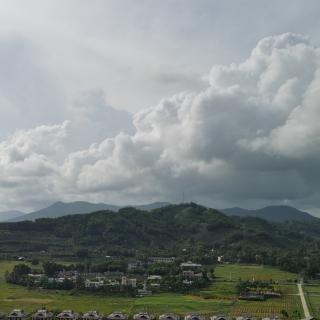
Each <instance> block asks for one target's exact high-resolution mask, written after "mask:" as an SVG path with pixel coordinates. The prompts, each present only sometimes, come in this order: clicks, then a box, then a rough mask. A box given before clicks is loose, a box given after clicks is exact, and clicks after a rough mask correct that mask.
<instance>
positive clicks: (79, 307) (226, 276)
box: [0, 261, 302, 318]
mask: <svg viewBox="0 0 320 320" xmlns="http://www.w3.org/2000/svg"><path fill="white" fill-rule="evenodd" d="M15 264H16V262H8V261H1V262H0V288H1V290H0V311H2V312H7V311H9V310H11V309H13V308H23V309H25V310H27V311H29V312H32V311H34V310H35V309H37V308H40V307H44V306H45V307H47V308H48V309H50V310H54V311H58V310H62V309H70V308H71V309H74V310H76V311H78V312H84V311H88V310H93V309H97V310H99V311H100V312H102V313H104V314H108V313H111V312H112V311H115V310H119V311H124V312H127V313H129V314H133V313H135V312H137V311H141V310H146V311H149V312H153V313H154V314H160V313H163V312H168V311H171V312H176V313H178V314H182V315H183V314H186V313H190V312H198V313H202V314H214V313H227V314H231V315H233V316H237V315H241V314H251V315H254V316H260V317H262V316H267V315H270V314H280V313H281V311H282V310H286V311H287V312H288V314H289V315H290V316H291V315H294V314H299V313H300V314H302V312H301V306H300V299H299V296H297V295H296V294H297V286H296V284H295V282H294V280H295V279H296V278H297V276H296V275H295V274H292V273H287V272H282V271H280V270H278V269H276V268H273V267H263V266H257V265H231V264H230V265H221V266H218V267H217V268H216V276H217V280H216V281H215V282H214V283H213V284H212V285H211V286H210V287H208V288H207V289H205V290H201V291H199V292H196V293H194V294H192V295H191V294H190V295H183V294H174V293H163V294H158V295H153V296H150V297H144V298H126V297H109V296H102V295H94V294H82V293H81V294H79V293H74V292H68V291H53V290H52V291H49V290H34V289H33V290H31V289H30V290H29V289H27V288H24V287H21V286H17V285H13V284H8V283H6V282H5V281H4V273H5V271H6V270H11V268H12V267H13V266H14V265H15ZM230 275H231V276H230ZM252 277H254V279H259V280H269V279H273V280H276V281H278V282H279V284H278V286H279V288H280V289H281V290H282V291H283V293H284V295H283V297H281V298H273V299H268V300H266V301H262V302H257V301H239V300H238V299H237V290H236V285H237V280H238V279H239V278H241V279H252ZM292 318H294V317H293V316H292Z"/></svg>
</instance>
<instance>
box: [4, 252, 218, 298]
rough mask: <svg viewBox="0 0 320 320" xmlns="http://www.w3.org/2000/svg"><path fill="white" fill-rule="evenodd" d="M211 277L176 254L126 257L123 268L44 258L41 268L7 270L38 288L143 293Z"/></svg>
mask: <svg viewBox="0 0 320 320" xmlns="http://www.w3.org/2000/svg"><path fill="white" fill-rule="evenodd" d="M108 259H109V260H110V259H111V258H110V257H108ZM19 261H23V260H21V259H20V260H19ZM212 277H213V269H212V270H211V274H210V273H209V272H208V270H207V268H206V267H204V266H203V265H202V264H200V263H194V262H192V261H186V262H181V263H179V262H177V261H176V258H175V257H150V258H148V259H147V261H140V260H131V261H128V263H127V265H126V267H125V269H124V268H123V267H122V268H121V267H116V266H115V267H114V268H111V269H110V268H108V269H106V268H105V267H104V266H92V267H91V268H90V270H86V268H85V267H83V266H81V267H80V266H79V265H78V266H74V267H73V266H71V267H70V266H69V267H66V266H63V265H59V264H57V263H54V262H46V263H44V264H43V268H42V269H40V268H37V267H34V268H31V267H29V266H28V265H26V264H18V265H16V266H15V267H14V269H13V271H12V272H11V273H7V275H6V281H7V282H11V283H15V284H20V285H24V286H27V287H29V288H37V289H39V290H41V289H62V290H71V289H79V290H86V291H97V292H105V293H122V294H128V295H131V296H137V297H143V296H148V295H152V294H153V293H156V292H161V291H177V292H178V291H187V290H188V288H189V289H194V288H198V287H202V286H205V285H207V284H208V283H209V281H210V280H212Z"/></svg>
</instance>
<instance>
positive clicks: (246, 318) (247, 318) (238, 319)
mask: <svg viewBox="0 0 320 320" xmlns="http://www.w3.org/2000/svg"><path fill="white" fill-rule="evenodd" d="M254 319H255V318H254V317H251V316H241V317H236V320H254Z"/></svg>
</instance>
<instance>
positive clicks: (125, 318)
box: [107, 311, 129, 320]
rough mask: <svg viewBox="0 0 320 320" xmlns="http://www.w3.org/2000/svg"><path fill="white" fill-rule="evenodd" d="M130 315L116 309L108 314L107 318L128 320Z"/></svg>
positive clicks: (110, 319) (109, 319) (108, 319)
mask: <svg viewBox="0 0 320 320" xmlns="http://www.w3.org/2000/svg"><path fill="white" fill-rule="evenodd" d="M128 318H129V316H128V315H127V314H126V313H123V312H119V311H115V312H112V313H111V314H109V315H108V316H107V320H128Z"/></svg>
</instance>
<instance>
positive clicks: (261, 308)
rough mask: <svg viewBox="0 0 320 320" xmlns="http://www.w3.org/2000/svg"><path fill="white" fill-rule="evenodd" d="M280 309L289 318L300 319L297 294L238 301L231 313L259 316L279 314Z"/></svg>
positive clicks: (300, 310)
mask: <svg viewBox="0 0 320 320" xmlns="http://www.w3.org/2000/svg"><path fill="white" fill-rule="evenodd" d="M282 310H285V311H286V312H287V313H288V315H289V318H290V319H295V318H297V319H301V317H302V316H303V312H302V309H301V302H300V298H299V296H293V295H286V296H283V297H282V298H279V299H278V298H276V299H269V300H267V301H238V302H237V303H236V304H235V306H234V307H233V308H232V310H231V315H232V316H240V315H252V316H255V317H259V318H261V317H268V316H270V315H281V311H282Z"/></svg>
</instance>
